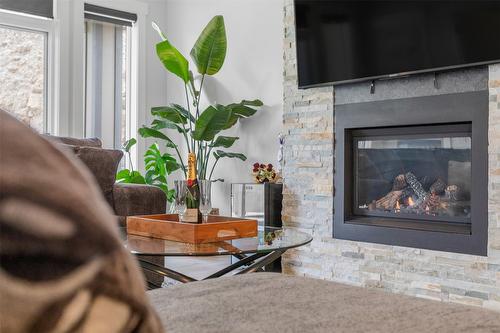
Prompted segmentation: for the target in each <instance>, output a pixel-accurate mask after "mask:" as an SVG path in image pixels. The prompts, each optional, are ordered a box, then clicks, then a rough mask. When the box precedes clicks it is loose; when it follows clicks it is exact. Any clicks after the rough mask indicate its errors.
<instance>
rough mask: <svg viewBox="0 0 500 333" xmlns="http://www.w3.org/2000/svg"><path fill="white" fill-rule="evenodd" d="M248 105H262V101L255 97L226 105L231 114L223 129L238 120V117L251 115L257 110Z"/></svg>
mask: <svg viewBox="0 0 500 333" xmlns="http://www.w3.org/2000/svg"><path fill="white" fill-rule="evenodd" d="M248 105H251V106H262V105H263V103H262V102H261V101H260V100H258V99H256V100H253V101H247V100H243V101H241V102H240V103H232V104H229V105H226V108H227V109H228V110H229V112H230V113H231V115H230V116H229V120H228V122H227V123H226V126H225V127H224V129H228V128H231V127H233V126H234V125H235V124H236V123H237V122H238V119H240V118H248V117H251V116H253V115H254V114H255V113H256V112H257V110H256V109H254V108H251V107H249V106H248Z"/></svg>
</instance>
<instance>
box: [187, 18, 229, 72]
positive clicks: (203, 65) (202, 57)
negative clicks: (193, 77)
mask: <svg viewBox="0 0 500 333" xmlns="http://www.w3.org/2000/svg"><path fill="white" fill-rule="evenodd" d="M226 50H227V39H226V28H225V26H224V18H223V17H222V16H221V15H217V16H215V17H214V18H213V19H212V20H211V21H210V22H208V24H207V26H206V27H205V29H203V31H202V32H201V35H200V37H198V40H197V41H196V43H195V44H194V46H193V48H192V49H191V58H192V59H193V61H194V63H195V64H196V67H197V68H198V73H200V74H208V75H214V74H216V73H217V72H218V71H219V70H220V69H221V67H222V65H223V64H224V59H225V58H226Z"/></svg>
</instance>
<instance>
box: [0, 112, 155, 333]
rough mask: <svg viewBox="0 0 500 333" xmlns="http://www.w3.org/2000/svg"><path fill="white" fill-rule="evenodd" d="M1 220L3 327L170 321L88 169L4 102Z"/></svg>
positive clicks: (76, 328)
mask: <svg viewBox="0 0 500 333" xmlns="http://www.w3.org/2000/svg"><path fill="white" fill-rule="evenodd" d="M20 138H22V139H20ZM0 230H1V232H0V264H1V269H0V313H1V320H0V332H14V333H15V332H160V331H162V329H161V325H160V322H159V320H158V319H157V317H156V315H155V314H154V312H153V311H152V310H151V307H150V305H149V303H148V300H147V298H146V294H145V286H144V281H143V278H142V274H141V272H140V270H139V267H138V265H137V262H136V261H135V260H134V259H133V258H132V256H131V255H130V253H128V251H126V250H125V248H124V247H123V245H122V242H121V240H120V237H119V234H118V229H117V227H116V220H115V217H114V216H113V215H112V212H111V210H110V208H109V207H108V205H106V204H105V202H104V200H103V197H102V194H101V191H100V190H99V189H98V187H97V184H96V183H95V180H94V179H93V178H92V176H91V175H90V173H89V171H88V170H87V169H86V168H85V167H84V166H83V164H82V162H80V161H78V160H77V159H75V158H74V157H72V156H71V154H67V153H66V152H63V151H61V150H59V149H58V148H56V147H55V146H54V145H52V144H51V143H50V142H49V141H47V140H45V139H43V138H41V137H40V136H38V135H37V134H36V133H34V132H33V131H31V130H30V129H28V128H27V127H25V126H24V125H22V124H21V123H20V122H18V121H16V120H15V119H14V118H13V117H11V116H10V115H8V114H7V113H5V112H2V111H0Z"/></svg>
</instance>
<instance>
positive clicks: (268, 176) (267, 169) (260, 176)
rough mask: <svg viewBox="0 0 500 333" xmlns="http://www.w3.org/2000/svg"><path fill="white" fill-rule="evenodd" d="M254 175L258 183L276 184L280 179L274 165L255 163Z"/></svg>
mask: <svg viewBox="0 0 500 333" xmlns="http://www.w3.org/2000/svg"><path fill="white" fill-rule="evenodd" d="M252 175H253V178H254V180H255V182H256V183H267V182H269V183H275V182H276V180H277V179H278V176H277V173H276V170H274V167H273V165H272V164H267V165H266V164H262V163H254V165H253V171H252Z"/></svg>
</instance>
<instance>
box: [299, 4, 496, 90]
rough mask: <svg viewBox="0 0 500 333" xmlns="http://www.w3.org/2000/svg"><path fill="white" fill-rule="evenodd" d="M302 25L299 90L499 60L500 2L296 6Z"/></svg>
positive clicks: (300, 32)
mask: <svg viewBox="0 0 500 333" xmlns="http://www.w3.org/2000/svg"><path fill="white" fill-rule="evenodd" d="M295 24H296V40H297V44H296V46H297V70H298V81H299V87H309V86H317V85H326V84H336V83H345V82H352V81H358V80H367V79H375V78H381V77H391V76H397V75H405V74H409V73H418V72H425V71H438V70H446V69H450V68H455V67H462V66H469V65H480V64H487V63H494V62H500V41H499V37H498V36H499V33H500V0H499V1H480V0H477V1H403V0H402V1H354V0H353V1H336V0H324V1H319V0H318V1H308V0H295Z"/></svg>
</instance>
